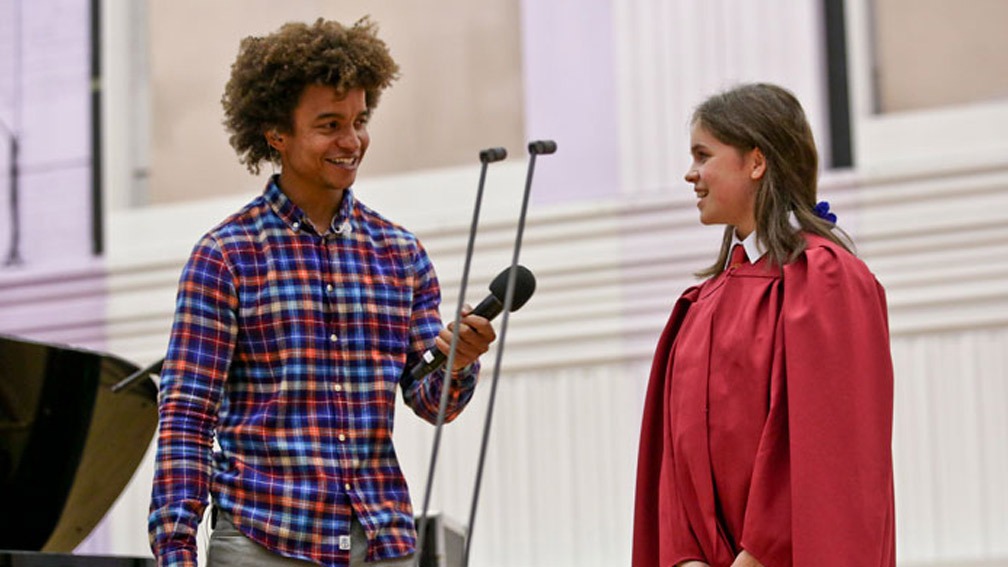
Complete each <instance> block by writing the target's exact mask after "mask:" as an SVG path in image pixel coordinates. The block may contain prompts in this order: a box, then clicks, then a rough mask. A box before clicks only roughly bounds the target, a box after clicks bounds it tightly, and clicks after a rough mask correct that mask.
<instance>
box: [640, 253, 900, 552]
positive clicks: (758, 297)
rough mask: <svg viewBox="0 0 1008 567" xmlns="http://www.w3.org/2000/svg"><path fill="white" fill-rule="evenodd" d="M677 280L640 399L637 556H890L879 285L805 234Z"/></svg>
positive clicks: (891, 514) (888, 382)
mask: <svg viewBox="0 0 1008 567" xmlns="http://www.w3.org/2000/svg"><path fill="white" fill-rule="evenodd" d="M806 240H807V243H808V246H807V249H806V250H805V252H803V253H802V254H801V256H799V257H798V258H797V259H796V260H795V261H794V262H791V263H789V264H787V265H785V266H784V267H783V268H779V267H778V268H773V267H771V266H770V265H769V262H768V261H767V260H766V259H765V258H763V259H760V260H759V261H757V262H756V263H755V264H743V265H741V266H739V267H737V268H732V269H729V270H727V271H726V272H725V273H723V274H721V275H719V276H717V277H714V278H712V279H709V280H707V281H706V282H704V283H703V284H701V285H699V286H695V287H691V288H690V289H688V290H686V292H684V293H683V295H682V296H681V297H680V298H679V300H678V301H677V302H676V304H675V307H674V308H673V310H672V315H671V317H670V318H669V321H668V324H667V325H666V326H665V330H664V331H663V333H662V335H661V338H660V340H659V342H658V347H657V349H656V353H655V357H654V362H653V364H652V368H651V377H650V382H649V385H648V390H647V397H646V399H645V405H644V416H643V423H642V426H641V438H640V450H639V454H638V468H637V495H636V508H635V513H634V540H633V566H634V567H672V566H673V565H675V564H676V563H679V562H681V561H686V560H690V559H695V560H701V561H705V562H707V563H709V564H710V565H711V566H712V567H730V565H731V563H732V561H733V560H734V557H735V556H736V555H737V554H738V553H740V552H741V551H742V550H743V549H745V550H747V551H748V552H749V553H750V554H752V555H753V556H754V557H756V559H758V560H759V561H760V562H761V563H763V565H765V566H766V567H792V566H795V567H834V566H835V567H841V566H842V567H851V566H854V565H856V566H858V567H894V566H895V564H896V560H895V511H894V497H893V472H892V470H893V469H892V407H893V375H892V359H891V355H890V351H889V330H888V318H887V312H886V302H885V292H884V290H883V289H882V287H881V285H879V283H878V282H877V281H876V279H875V277H874V276H873V275H872V274H871V272H869V271H868V268H867V267H866V266H865V265H864V263H863V262H861V261H860V260H859V259H857V258H856V257H855V256H853V255H852V254H850V253H849V252H847V251H846V250H844V249H843V248H842V247H840V246H837V245H836V244H834V243H832V242H830V241H828V240H827V239H825V238H821V237H819V236H815V235H806Z"/></svg>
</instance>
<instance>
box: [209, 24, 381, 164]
mask: <svg viewBox="0 0 1008 567" xmlns="http://www.w3.org/2000/svg"><path fill="white" fill-rule="evenodd" d="M377 29H378V27H377V25H376V24H375V23H374V22H372V21H371V19H370V18H368V17H367V16H365V17H363V18H361V19H360V20H358V21H357V22H356V23H355V24H354V25H353V26H351V27H347V26H344V25H342V24H340V23H339V22H334V21H327V20H324V19H322V18H319V19H318V20H316V21H315V23H314V24H312V25H308V24H305V23H300V22H291V23H287V24H284V25H283V26H281V27H280V29H278V30H277V31H276V32H274V33H272V34H270V35H267V36H265V37H252V36H250V37H246V38H245V39H243V40H242V41H241V45H240V46H239V48H238V57H237V58H236V59H235V62H234V64H233V65H231V78H230V80H228V83H227V86H226V87H225V88H224V96H223V97H221V104H222V105H223V106H224V126H225V127H226V128H227V130H228V132H229V133H230V134H231V137H230V138H229V140H230V142H231V146H232V147H233V148H234V149H235V151H236V152H237V153H238V157H239V160H240V161H241V163H243V164H245V167H247V168H248V170H249V171H250V172H252V173H253V174H258V173H259V165H260V164H261V163H262V162H263V161H270V160H271V159H273V156H272V152H271V148H270V146H269V144H268V143H267V142H266V139H265V137H264V134H265V132H267V131H269V130H274V129H275V130H278V131H281V132H290V131H291V130H292V129H293V115H294V108H295V107H296V106H297V104H298V102H299V100H300V98H301V94H302V93H303V92H304V89H305V88H306V87H307V86H308V85H313V84H317V85H328V86H332V87H336V89H337V90H339V91H340V92H347V91H350V90H352V89H356V88H361V89H364V94H365V102H366V104H367V107H368V109H369V110H373V109H374V108H375V107H376V106H377V105H378V99H379V97H380V96H381V93H382V91H383V90H384V89H385V88H386V87H388V86H389V85H391V84H392V81H394V80H395V79H396V78H398V74H399V65H397V64H396V62H395V61H394V60H393V59H392V56H391V54H389V50H388V46H386V45H385V42H383V41H382V40H380V39H378V36H377Z"/></svg>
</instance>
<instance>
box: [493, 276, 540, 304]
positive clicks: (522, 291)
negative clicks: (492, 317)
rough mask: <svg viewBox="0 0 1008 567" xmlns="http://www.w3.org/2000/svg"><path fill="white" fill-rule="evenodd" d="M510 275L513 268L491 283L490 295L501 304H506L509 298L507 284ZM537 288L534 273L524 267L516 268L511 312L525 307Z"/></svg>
mask: <svg viewBox="0 0 1008 567" xmlns="http://www.w3.org/2000/svg"><path fill="white" fill-rule="evenodd" d="M510 273H511V268H508V269H506V270H504V271H503V272H501V273H499V274H497V277H496V278H494V279H493V281H492V282H490V293H492V294H493V296H494V297H496V298H497V301H500V302H501V303H504V299H505V298H506V297H507V284H508V277H509V276H510ZM535 288H536V279H535V276H534V275H532V271H531V270H529V269H528V268H526V267H525V266H522V265H517V266H515V289H514V296H512V298H511V311H518V310H519V309H521V307H522V305H525V302H527V301H528V300H529V298H530V297H532V293H533V292H534V291H535Z"/></svg>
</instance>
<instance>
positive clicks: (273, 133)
mask: <svg viewBox="0 0 1008 567" xmlns="http://www.w3.org/2000/svg"><path fill="white" fill-rule="evenodd" d="M265 136H266V143H267V144H269V145H270V147H272V148H273V149H274V150H276V151H278V152H281V151H283V150H284V148H285V147H286V142H285V141H284V137H283V135H282V134H280V132H278V131H277V130H276V129H275V128H274V129H272V130H267V131H266V133H265Z"/></svg>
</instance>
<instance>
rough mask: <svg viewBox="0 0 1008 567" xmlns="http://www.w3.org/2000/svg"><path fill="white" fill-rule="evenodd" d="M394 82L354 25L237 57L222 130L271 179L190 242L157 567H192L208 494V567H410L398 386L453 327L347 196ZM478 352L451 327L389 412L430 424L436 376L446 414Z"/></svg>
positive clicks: (414, 247) (470, 331)
mask: <svg viewBox="0 0 1008 567" xmlns="http://www.w3.org/2000/svg"><path fill="white" fill-rule="evenodd" d="M397 73H398V66H397V65H396V63H395V61H393V59H392V57H391V56H390V54H389V52H388V48H387V47H386V45H385V43H384V42H382V41H381V40H380V39H378V37H377V35H376V28H375V25H374V24H373V23H372V22H371V21H370V20H368V19H366V18H365V19H363V20H361V21H358V22H357V23H356V24H354V25H353V26H343V25H341V24H339V23H336V22H331V21H325V20H322V19H319V20H318V21H316V22H315V23H314V24H311V25H308V24H300V23H291V24H286V25H284V26H283V27H281V28H280V29H279V30H278V31H276V32H275V33H273V34H270V35H267V36H265V37H249V38H246V39H245V40H243V41H242V43H241V47H240V49H239V53H238V57H237V60H236V61H235V63H234V65H233V66H232V70H231V78H230V81H229V82H228V84H227V87H226V90H225V92H224V97H223V100H222V103H223V106H224V112H225V117H226V118H225V125H226V126H227V128H228V130H229V132H230V133H231V138H230V140H231V144H232V146H234V148H235V150H236V151H237V153H238V155H239V158H240V160H241V161H242V163H244V164H245V165H246V167H248V169H249V170H250V171H251V172H253V173H256V172H258V171H259V167H260V164H261V163H262V162H263V161H270V162H274V163H275V162H279V164H280V173H279V174H275V175H273V176H272V177H271V179H270V180H269V182H268V184H267V186H266V188H265V191H264V192H263V194H262V195H260V196H259V197H257V198H256V199H254V200H253V201H252V202H250V203H249V204H248V205H246V206H245V207H244V208H243V209H242V210H240V211H238V212H237V213H235V214H234V215H232V216H230V217H229V218H227V219H225V220H224V221H223V222H222V223H220V224H219V225H217V226H216V227H214V228H213V229H211V230H210V231H209V232H208V233H207V234H206V235H204V236H203V238H202V239H200V241H199V242H198V243H197V244H196V247H195V248H194V250H193V252H192V254H191V256H190V257H189V260H188V262H187V263H186V265H185V268H184V269H183V272H182V275H181V278H180V282H179V291H178V298H177V303H176V311H175V318H174V323H173V325H172V331H171V337H170V341H169V345H168V353H167V356H166V357H165V363H164V368H163V371H162V374H161V383H160V396H159V399H160V402H159V404H160V407H159V413H160V430H159V433H158V441H157V456H156V461H155V475H154V484H153V494H152V498H151V513H150V518H149V522H148V525H149V530H150V538H151V547H152V549H153V551H154V555H155V557H157V559H158V564H159V565H162V566H165V565H185V566H193V567H195V565H196V530H197V526H198V525H199V523H200V520H201V518H202V517H203V514H204V511H205V509H206V507H207V504H208V497H209V498H212V500H213V514H212V517H213V518H214V519H213V520H212V522H213V523H214V524H215V528H214V531H213V534H212V536H211V539H210V543H209V546H208V565H209V566H210V567H220V566H226V565H235V566H238V565H240V566H243V567H245V566H260V565H262V566H265V565H285V566H286V565H310V564H321V565H331V566H337V565H338V566H344V565H364V562H365V561H367V565H370V566H399V565H409V564H411V563H412V560H411V557H412V556H413V554H414V548H415V530H414V523H413V511H412V507H411V504H410V498H409V494H408V492H407V486H406V481H405V479H404V478H403V474H402V472H401V470H400V468H399V464H398V460H397V458H396V454H395V450H394V448H393V446H392V422H393V414H394V410H395V396H396V388H397V385H399V379H400V376H401V375H403V372H404V369H408V368H411V367H412V366H413V365H414V364H415V363H417V362H418V361H419V360H420V357H421V355H422V354H423V353H424V352H425V351H426V350H427V349H429V348H431V347H432V346H434V345H437V347H438V348H439V349H440V350H441V351H443V352H446V353H447V351H448V345H449V343H450V340H451V334H452V333H451V330H450V328H444V327H443V326H442V324H441V320H440V316H439V312H438V309H439V304H440V289H439V286H438V281H437V277H436V276H435V273H434V268H433V266H432V264H431V261H430V259H429V258H428V256H427V253H426V252H425V251H424V248H423V247H422V246H421V244H420V243H419V242H418V240H417V239H416V237H415V236H414V235H413V234H412V233H410V232H409V231H407V230H406V229H404V228H402V227H401V226H398V225H396V224H394V223H392V222H390V221H389V220H387V219H385V218H384V217H383V216H381V215H379V214H378V213H377V212H375V211H373V210H372V209H370V208H368V207H367V206H365V205H364V204H362V203H361V202H360V201H358V200H357V198H356V196H355V194H354V192H353V190H352V185H353V182H354V179H355V178H356V173H357V168H358V166H359V165H360V163H361V160H362V159H363V157H364V154H365V152H366V151H367V148H368V144H369V142H370V138H369V135H368V130H367V124H368V118H369V117H370V116H371V113H372V112H373V110H374V108H375V107H376V105H377V104H378V99H379V96H380V94H381V92H382V91H383V90H384V89H385V88H386V87H388V86H389V85H390V84H391V83H392V81H393V80H394V79H395V78H396V76H397ZM494 339H495V334H494V330H493V328H492V327H491V325H490V323H489V321H487V320H486V319H485V318H483V317H478V316H475V315H472V314H467V315H466V316H465V317H463V318H462V326H461V330H460V333H459V343H458V349H457V354H456V358H455V359H454V365H453V366H454V368H452V369H450V371H448V370H447V369H446V370H440V371H436V372H434V373H432V374H430V375H428V376H426V377H425V378H424V379H422V380H417V381H416V382H414V383H412V384H409V385H404V386H403V387H402V390H403V392H402V395H403V399H404V400H405V402H406V404H408V405H409V406H410V407H411V408H412V409H413V410H414V412H416V413H417V414H418V415H419V416H421V417H422V418H424V419H426V420H428V421H431V422H434V421H436V418H437V414H438V407H439V400H440V397H441V391H442V387H443V385H444V383H445V382H446V381H447V382H448V383H449V386H448V387H449V404H448V411H447V416H446V418H447V419H448V420H451V419H453V418H454V417H455V416H457V415H458V414H459V412H461V411H462V409H463V408H464V407H465V406H466V404H467V403H468V402H469V400H470V399H471V397H472V394H473V390H474V388H475V386H476V377H477V374H478V372H479V362H478V358H479V356H480V355H481V354H482V353H484V352H486V351H487V349H488V348H489V344H490V343H491V342H492V341H493V340H494ZM215 441H216V444H217V447H216V448H215V447H214V442H215Z"/></svg>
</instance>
